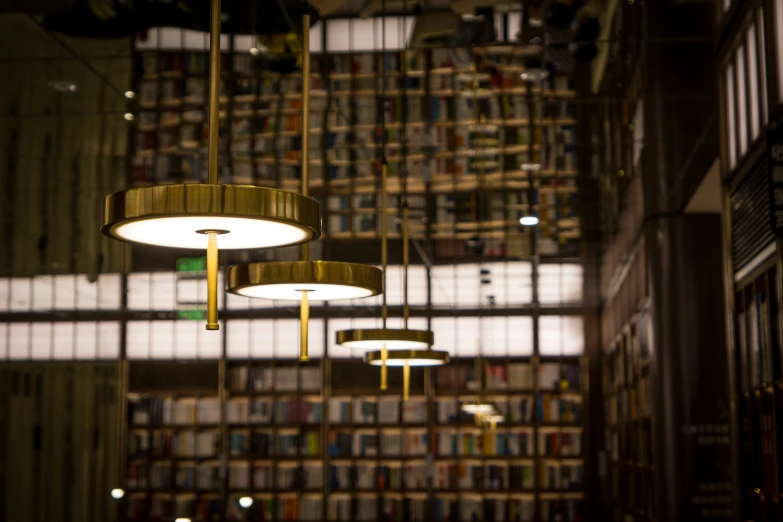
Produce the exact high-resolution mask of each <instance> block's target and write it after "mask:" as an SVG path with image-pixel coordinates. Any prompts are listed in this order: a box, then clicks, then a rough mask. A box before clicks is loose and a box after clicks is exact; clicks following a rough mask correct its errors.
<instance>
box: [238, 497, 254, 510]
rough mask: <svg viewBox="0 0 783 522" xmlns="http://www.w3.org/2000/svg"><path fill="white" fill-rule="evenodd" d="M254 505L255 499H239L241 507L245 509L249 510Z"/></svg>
mask: <svg viewBox="0 0 783 522" xmlns="http://www.w3.org/2000/svg"><path fill="white" fill-rule="evenodd" d="M252 505H253V497H247V496H245V497H240V498H239V507H241V508H243V509H247V508H249V507H250V506H252Z"/></svg>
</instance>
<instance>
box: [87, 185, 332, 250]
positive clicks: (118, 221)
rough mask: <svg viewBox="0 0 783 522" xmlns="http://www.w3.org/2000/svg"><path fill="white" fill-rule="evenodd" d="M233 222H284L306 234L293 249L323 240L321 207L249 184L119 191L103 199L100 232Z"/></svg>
mask: <svg viewBox="0 0 783 522" xmlns="http://www.w3.org/2000/svg"><path fill="white" fill-rule="evenodd" d="M210 216H211V217H216V216H219V217H231V218H242V219H254V220H259V221H271V222H277V223H284V224H287V225H291V226H294V227H298V228H299V229H301V230H304V231H306V232H307V234H305V237H304V238H303V239H301V240H296V241H292V242H290V243H286V244H285V245H282V244H281V245H277V246H289V245H297V244H301V243H306V242H308V241H312V240H314V239H317V238H318V237H320V235H321V212H320V206H319V204H318V202H317V201H316V200H315V199H313V198H310V197H307V196H303V195H301V194H298V193H296V192H290V191H284V190H278V189H273V188H269V187H255V186H251V185H225V184H219V185H213V184H209V183H180V184H172V185H152V186H148V187H135V188H130V189H125V190H120V191H118V192H114V193H112V194H109V195H108V196H106V198H105V199H104V205H103V225H102V226H101V232H103V233H104V234H105V235H107V236H109V237H111V238H113V239H118V240H120V241H125V242H133V241H131V240H128V239H127V238H124V237H121V236H118V235H116V234H114V230H115V229H116V228H117V227H119V226H121V225H125V224H127V223H133V222H136V221H144V220H151V219H158V218H172V217H210Z"/></svg>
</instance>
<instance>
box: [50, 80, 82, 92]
mask: <svg viewBox="0 0 783 522" xmlns="http://www.w3.org/2000/svg"><path fill="white" fill-rule="evenodd" d="M49 87H51V88H52V89H54V90H55V91H57V92H76V90H77V89H78V88H79V87H78V86H77V85H76V84H75V83H74V82H72V81H70V80H52V81H51V82H49Z"/></svg>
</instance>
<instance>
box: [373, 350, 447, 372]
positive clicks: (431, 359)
mask: <svg viewBox="0 0 783 522" xmlns="http://www.w3.org/2000/svg"><path fill="white" fill-rule="evenodd" d="M364 362H366V363H367V364H369V365H371V366H381V365H383V355H382V353H381V352H380V351H374V352H368V353H366V354H365V355H364ZM448 363H449V354H448V353H447V352H442V351H438V350H387V356H386V365H387V366H391V367H396V368H402V367H404V366H406V365H407V366H410V367H412V368H423V367H426V366H441V365H444V364H448Z"/></svg>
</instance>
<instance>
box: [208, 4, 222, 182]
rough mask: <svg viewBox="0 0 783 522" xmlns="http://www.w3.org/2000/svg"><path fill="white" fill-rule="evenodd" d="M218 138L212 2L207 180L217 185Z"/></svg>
mask: <svg viewBox="0 0 783 522" xmlns="http://www.w3.org/2000/svg"><path fill="white" fill-rule="evenodd" d="M219 137H220V0H212V15H211V17H210V27H209V163H208V165H207V166H208V173H207V174H208V180H209V183H210V184H212V185H216V184H217V183H218V158H219V156H218V143H219V141H218V140H219Z"/></svg>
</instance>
